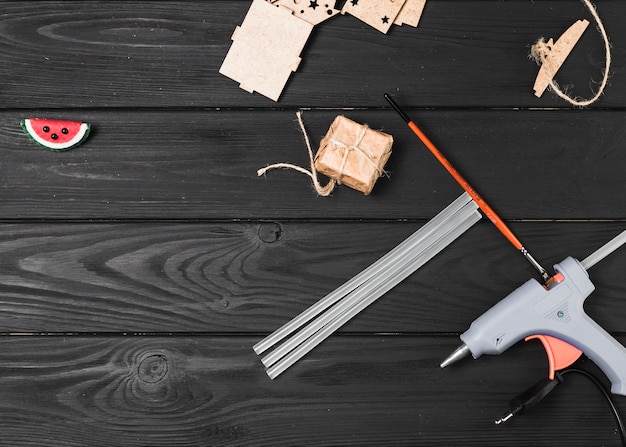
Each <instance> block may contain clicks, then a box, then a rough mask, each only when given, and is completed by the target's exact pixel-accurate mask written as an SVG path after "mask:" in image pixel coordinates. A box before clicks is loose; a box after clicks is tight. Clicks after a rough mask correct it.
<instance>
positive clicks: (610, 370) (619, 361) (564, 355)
mask: <svg viewBox="0 0 626 447" xmlns="http://www.w3.org/2000/svg"><path fill="white" fill-rule="evenodd" d="M625 242H626V230H625V231H623V232H622V233H621V234H620V235H618V236H617V237H615V238H614V239H613V240H611V241H610V242H608V243H607V244H605V245H604V246H603V247H601V248H600V249H598V250H597V251H596V252H594V253H593V254H591V255H590V256H589V257H587V258H586V259H585V260H583V261H582V262H579V261H578V260H576V259H574V258H572V257H567V258H565V259H564V260H563V261H561V263H559V264H556V265H555V266H554V270H555V272H556V274H555V275H554V276H553V277H552V278H550V280H548V281H547V282H546V284H541V283H540V282H539V281H537V280H535V279H530V280H528V281H527V282H525V283H524V284H522V285H521V286H520V287H519V288H517V289H516V290H514V291H513V292H512V293H510V294H509V295H508V296H507V297H506V298H504V299H503V300H501V301H500V302H499V303H497V304H496V305H495V306H493V307H492V308H491V309H489V310H488V311H487V312H485V313H484V314H482V315H481V316H480V317H478V318H477V319H476V320H474V321H473V322H472V324H471V325H470V328H469V329H468V330H467V331H465V332H464V333H463V334H462V335H461V341H463V344H462V345H461V346H460V347H459V348H457V350H456V351H454V352H453V353H452V354H451V355H450V356H449V357H448V358H447V359H445V360H444V361H443V362H442V363H441V367H442V368H444V367H446V366H448V365H449V364H451V363H454V362H456V361H457V360H460V359H461V358H463V357H465V356H467V355H469V354H470V353H471V354H472V356H473V357H474V358H478V357H480V356H481V355H483V354H501V353H502V352H504V351H506V350H507V349H508V348H509V347H511V346H512V345H513V344H515V343H516V342H518V341H520V340H522V339H523V338H526V339H528V338H539V339H540V340H541V342H542V343H543V345H544V347H545V348H546V352H547V354H548V359H549V363H550V378H554V371H555V370H559V369H562V368H565V367H567V366H569V365H570V364H572V363H573V362H574V361H576V359H578V357H579V356H580V355H581V354H582V353H585V355H587V357H589V358H590V359H591V360H593V361H594V362H595V363H596V364H597V365H598V366H599V367H600V369H602V371H603V372H604V374H606V376H607V377H608V378H609V380H610V381H611V385H612V386H611V392H612V393H614V394H621V395H626V348H624V346H622V345H621V344H620V343H619V342H618V341H617V340H615V339H614V338H613V337H612V336H611V335H609V333H608V332H606V331H605V330H604V329H603V328H602V327H600V325H598V324H597V323H596V322H595V321H594V320H592V319H591V318H590V317H589V316H588V315H587V314H586V313H585V312H584V309H583V304H584V302H585V299H586V298H587V297H588V296H589V295H590V294H591V292H593V290H594V289H595V287H594V285H593V283H592V282H591V281H590V279H589V275H588V273H587V269H589V268H590V267H592V266H593V265H595V264H596V263H597V262H598V261H600V260H601V259H603V258H604V257H606V256H607V255H608V254H610V253H612V252H613V251H614V250H616V249H617V248H618V247H620V246H621V245H622V244H624V243H625ZM535 334H541V335H535Z"/></svg>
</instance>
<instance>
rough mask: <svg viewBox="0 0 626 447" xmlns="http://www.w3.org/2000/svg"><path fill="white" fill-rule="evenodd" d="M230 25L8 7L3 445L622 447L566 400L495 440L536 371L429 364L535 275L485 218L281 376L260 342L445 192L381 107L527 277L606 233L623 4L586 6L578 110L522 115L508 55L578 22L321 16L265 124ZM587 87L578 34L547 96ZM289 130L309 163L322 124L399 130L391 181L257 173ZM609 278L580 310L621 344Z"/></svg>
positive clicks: (88, 6)
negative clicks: (496, 222)
mask: <svg viewBox="0 0 626 447" xmlns="http://www.w3.org/2000/svg"><path fill="white" fill-rule="evenodd" d="M249 4H250V1H249V0H214V1H211V2H193V1H141V2H131V1H126V0H123V1H31V2H15V1H6V2H2V15H1V16H0V142H2V146H1V147H0V253H1V254H2V257H1V258H0V335H1V336H0V433H1V436H0V445H2V446H5V445H6V446H10V447H22V446H28V447H32V446H62V447H64V446H72V447H74V446H81V447H82V446H124V447H126V446H130V447H132V446H168V447H170V446H199V447H204V446H272V447H274V446H278V447H282V446H285V447H286V446H292V445H311V446H313V445H315V446H347V445H359V446H361V445H363V446H381V445H385V446H388V445H389V446H414V445H428V446H449V445H460V444H462V445H467V446H502V445H507V446H526V445H537V446H553V445H567V446H590V445H594V446H595V445H607V446H608V445H617V444H618V443H619V436H618V434H617V432H616V431H615V425H614V422H613V420H612V419H611V415H610V412H609V409H608V407H607V405H606V403H605V402H604V401H603V400H602V398H601V397H600V395H599V393H598V391H597V390H595V389H594V388H593V387H592V385H591V384H590V383H588V382H586V381H584V380H583V379H582V378H580V377H574V376H572V377H571V378H570V377H568V380H567V382H566V383H565V384H564V385H562V386H561V390H562V391H557V392H555V394H554V395H553V396H551V397H550V398H549V399H548V400H546V401H545V402H544V403H542V404H541V405H540V406H539V407H538V408H537V409H536V410H535V411H534V412H532V413H530V414H529V415H527V416H524V417H518V418H515V419H513V420H512V421H510V422H509V423H508V424H506V425H503V426H496V425H495V424H494V423H493V420H494V419H496V418H498V417H500V415H501V414H502V413H503V412H504V411H505V410H506V409H507V404H508V401H509V399H510V398H512V397H513V396H515V395H516V394H517V393H519V392H520V391H522V390H523V389H525V388H526V387H528V386H529V385H531V384H532V383H534V382H535V381H537V380H538V379H540V378H542V377H544V376H545V375H546V371H547V360H546V355H545V353H544V351H543V349H542V348H541V347H540V346H539V344H538V343H536V342H532V343H519V344H517V345H515V346H514V347H512V348H511V349H510V350H508V351H507V352H506V353H505V354H503V355H501V356H498V357H490V356H484V357H481V358H480V359H478V360H476V361H470V360H467V361H465V362H463V363H459V364H457V365H454V366H452V367H450V368H448V369H446V370H441V369H440V368H439V366H438V365H439V362H440V361H441V360H442V358H443V357H445V356H446V354H448V353H449V352H450V351H452V350H453V349H454V348H455V347H456V346H457V345H458V343H459V339H458V334H459V333H460V332H461V331H464V330H465V329H466V328H467V327H468V325H469V324H470V322H471V321H472V320H473V319H474V318H476V317H477V316H478V315H480V314H481V313H482V312H483V311H485V310H486V309H488V308H489V307H490V306H492V305H493V304H495V303H496V302H497V301H498V300H499V299H500V298H502V297H503V296H505V295H506V294H508V293H509V292H510V291H511V290H513V289H514V288H515V287H517V286H519V285H520V284H521V283H522V282H523V281H526V280H527V279H528V278H530V277H533V276H534V275H535V273H534V271H532V270H531V267H530V266H529V265H528V264H527V263H526V262H525V261H523V260H522V258H521V256H519V254H517V253H516V252H515V251H514V250H513V249H512V248H511V247H510V246H509V245H508V243H507V242H506V241H505V240H504V238H502V237H501V236H500V235H499V234H498V233H497V231H496V230H495V229H494V228H493V227H492V226H491V225H490V224H489V223H487V222H485V221H483V222H480V223H479V224H478V225H476V226H475V227H474V228H472V229H471V230H470V231H469V232H468V233H467V234H465V235H464V236H463V237H461V238H460V239H459V240H457V241H456V242H455V243H454V244H452V246H451V247H449V248H448V249H446V250H445V251H444V252H443V253H441V254H440V255H438V256H437V257H436V258H435V259H433V260H432V261H431V262H430V263H428V264H427V265H426V266H424V267H423V268H422V269H420V270H419V271H418V272H417V273H416V274H414V275H412V276H411V277H410V278H408V279H407V280H406V281H404V282H403V283H402V284H400V285H399V286H398V287H396V288H395V289H393V290H392V291H391V292H389V293H388V294H387V295H386V296H384V297H383V298H381V299H380V300H379V301H378V302H376V303H375V304H373V305H372V306H371V307H370V308H368V309H366V310H365V311H363V312H362V313H361V314H359V315H358V317H356V318H355V319H354V320H353V321H351V322H350V323H349V324H348V325H346V326H345V327H344V328H343V329H342V330H341V331H340V333H339V334H335V335H334V336H332V337H331V338H330V339H329V340H327V341H326V342H325V343H323V344H322V345H321V346H319V347H318V348H316V349H315V350H314V351H313V352H311V353H310V354H309V355H308V356H306V357H305V358H304V359H303V360H301V361H300V362H298V363H297V364H296V365H295V366H294V367H293V368H291V369H290V370H289V371H287V372H286V373H284V374H283V375H281V376H280V377H279V378H278V379H277V380H275V381H271V380H270V379H269V378H268V377H267V376H266V374H265V373H264V371H263V367H262V364H261V362H260V360H259V358H258V357H257V356H256V355H255V354H254V353H253V351H252V345H253V344H255V343H256V342H258V341H259V340H260V339H261V338H263V337H264V336H265V335H266V334H267V333H269V332H271V331H273V330H275V329H276V328H278V327H279V326H280V325H282V324H283V323H285V322H286V321H287V320H289V319H291V318H292V317H294V316H295V315H297V314H299V313H300V312H302V311H303V310H304V309H305V308H307V307H308V306H310V305H311V304H313V303H315V302H317V301H318V300H319V299H320V298H321V297H322V296H323V295H324V294H325V293H327V292H329V291H331V290H333V289H334V288H335V287H337V286H339V285H340V284H342V283H343V282H344V281H346V280H347V279H349V278H351V277H353V276H354V275H355V274H357V273H358V272H360V271H361V270H363V269H364V268H365V267H367V266H368V265H370V264H371V263H372V262H374V261H375V260H377V259H378V258H379V257H380V256H382V255H383V254H384V253H386V252H387V251H388V250H390V249H391V248H393V247H395V246H396V245H397V244H398V243H400V242H401V241H402V240H403V239H404V238H405V237H407V236H408V235H409V234H411V233H412V232H414V231H415V230H416V229H417V228H418V227H420V226H421V225H423V224H424V223H425V222H426V221H427V220H429V219H430V218H432V217H433V216H434V215H435V214H436V213H437V212H439V211H440V210H441V209H442V208H443V207H445V206H446V205H447V204H449V203H450V202H451V201H452V200H453V199H455V198H456V197H458V195H459V194H460V193H461V190H460V188H459V187H458V186H457V185H456V184H455V183H454V181H453V180H452V179H451V178H450V177H449V176H448V174H447V173H446V172H445V171H444V170H443V169H442V168H441V167H440V166H439V165H438V164H437V162H436V161H435V160H434V159H433V157H432V156H431V155H430V154H429V153H427V151H426V150H425V149H424V148H423V147H422V146H421V144H420V143H419V142H418V141H417V139H416V138H415V137H414V136H413V135H412V134H411V133H410V132H409V131H408V129H407V128H406V126H405V125H404V123H403V121H402V120H401V119H400V118H399V117H398V116H397V115H396V114H395V113H394V112H393V111H392V110H390V109H389V108H388V106H387V104H386V102H385V101H384V99H383V93H384V92H388V93H390V94H392V95H393V96H394V97H395V98H396V100H397V101H398V102H399V103H401V104H402V105H403V106H404V107H406V108H407V110H409V111H410V113H411V115H412V116H413V118H414V119H415V121H416V122H417V123H418V124H419V125H420V127H422V128H423V130H424V131H425V132H426V133H427V135H428V136H429V137H430V138H431V139H432V140H433V141H434V142H435V143H436V144H437V145H438V146H439V147H440V148H441V149H442V151H443V152H444V153H445V154H446V155H447V156H448V157H449V158H450V160H451V161H452V162H453V163H454V164H455V165H456V166H457V167H458V168H459V170H460V171H461V172H462V173H463V174H464V176H465V177H467V179H468V180H469V181H470V182H471V183H472V184H473V186H474V187H475V188H476V189H477V190H478V191H479V192H480V193H481V194H482V195H483V196H484V197H485V199H486V200H487V201H488V202H489V203H490V204H491V205H492V206H493V207H494V209H496V210H497V211H498V212H499V214H500V215H501V216H502V217H504V218H505V219H506V220H507V221H508V222H509V223H510V225H511V227H512V228H513V230H514V231H515V232H516V234H518V235H519V236H520V239H522V240H523V241H524V243H525V245H526V246H527V247H528V248H529V249H530V250H531V252H532V253H533V254H534V255H535V256H536V257H537V258H538V259H539V260H540V261H541V262H542V264H544V265H546V266H551V265H552V264H553V263H555V262H559V261H561V260H562V259H563V258H564V257H565V256H568V255H572V256H575V257H577V258H579V259H581V258H583V257H585V256H586V255H587V254H589V253H590V252H592V251H593V250H595V249H596V248H597V247H599V246H600V245H602V244H603V243H604V242H606V241H607V240H608V239H609V238H611V237H612V236H614V235H616V234H617V233H619V232H620V231H621V230H623V229H624V227H625V222H626V214H625V210H626V202H625V199H624V186H623V177H624V176H623V167H624V166H625V165H626V155H625V154H626V152H625V151H624V150H623V149H624V148H623V142H624V140H625V137H626V135H625V130H624V129H625V126H624V123H625V119H626V114H625V110H626V108H625V107H624V106H625V105H626V88H625V87H624V85H626V82H623V81H625V80H626V79H625V75H624V72H625V70H624V59H625V58H624V56H625V55H626V54H625V52H624V51H625V50H624V49H625V48H626V47H625V46H624V44H623V43H624V41H626V28H625V27H624V26H623V23H622V22H623V17H624V15H625V13H626V3H624V2H623V1H620V0H603V1H602V2H599V3H598V4H597V7H598V11H599V13H600V16H601V17H602V18H603V20H604V22H605V25H606V29H607V32H608V34H609V36H610V39H611V42H612V44H613V45H612V52H613V66H612V69H611V76H610V80H609V85H608V86H607V89H606V91H605V95H604V96H603V97H602V98H601V99H600V101H599V102H598V103H596V104H594V106H593V107H591V108H589V109H587V110H572V109H569V108H568V107H565V103H564V102H563V101H561V100H559V99H557V98H555V97H554V96H552V95H550V94H548V93H546V94H544V96H543V97H542V98H540V99H537V98H535V96H534V95H533V91H532V85H533V83H534V80H535V76H536V74H537V71H538V67H537V66H536V65H535V64H534V62H532V61H530V60H528V58H527V54H528V51H529V46H530V45H531V44H532V43H533V42H534V41H535V40H536V39H537V38H539V37H541V36H543V37H546V38H550V37H554V38H557V37H558V36H559V35H560V34H561V33H562V32H563V31H564V30H565V29H566V28H567V27H568V26H569V25H571V23H573V22H574V21H575V20H578V19H582V18H587V19H589V20H592V19H591V17H590V16H589V13H588V12H587V11H585V9H584V6H583V4H582V2H580V1H578V0H542V1H541V2H531V1H527V0H510V1H506V2H494V1H488V0H476V1H472V2H468V1H466V0H437V1H429V2H427V5H426V9H425V11H424V14H423V16H422V19H421V21H420V25H419V27H418V28H412V27H408V26H404V27H393V28H392V29H391V31H390V32H389V34H388V35H383V34H381V33H379V32H378V31H376V30H373V29H371V28H369V27H368V26H367V25H365V24H363V23H361V22H360V21H358V20H357V19H355V18H353V17H350V16H340V15H339V16H336V17H333V18H332V19H331V20H328V21H326V22H324V23H323V24H321V25H320V26H318V27H316V28H315V29H314V32H313V35H312V38H311V39H310V41H309V42H308V44H307V45H306V47H305V49H304V52H303V54H302V57H303V62H302V64H301V65H300V67H299V69H298V71H297V72H296V73H295V74H294V76H292V78H291V80H290V82H289V83H288V84H287V86H286V89H285V91H284V94H283V96H282V97H281V101H280V102H273V101H270V100H269V99H267V98H264V97H262V96H260V95H251V94H248V93H247V92H245V91H243V90H241V89H240V88H239V87H238V84H237V83H236V82H234V81H231V80H230V79H227V78H226V77H224V76H221V75H220V74H219V73H218V69H219V67H220V65H221V63H222V61H223V59H224V57H225V56H226V53H227V52H228V49H229V47H230V45H231V35H232V32H233V30H234V29H235V27H236V26H237V25H240V24H241V22H242V20H243V18H244V16H245V14H246V11H247V9H248V7H249ZM603 66H604V49H603V44H602V41H601V38H600V35H599V33H598V32H597V31H596V30H595V29H594V25H593V24H592V25H591V26H590V27H589V29H588V30H587V32H586V33H585V34H584V35H583V38H582V39H581V41H580V42H579V43H578V45H577V46H576V48H575V49H574V51H573V52H572V54H571V55H570V58H569V59H568V61H567V62H566V63H565V64H564V66H563V67H562V69H561V71H560V72H559V74H558V76H557V79H558V81H560V82H561V84H570V83H572V84H573V85H574V87H573V88H572V93H573V94H575V95H579V96H589V95H590V94H591V93H590V90H591V88H593V87H595V84H594V82H597V81H598V80H599V79H600V76H601V71H602V68H603ZM299 108H304V109H306V110H305V113H304V119H305V122H306V125H307V129H308V132H309V135H310V136H311V138H312V140H313V142H314V146H316V145H317V143H318V142H319V140H320V138H321V137H322V136H323V135H324V134H325V133H326V131H327V129H328V127H329V125H330V123H331V122H332V120H333V119H334V118H335V116H336V115H338V114H345V115H346V116H348V117H349V118H352V119H354V120H356V121H359V122H362V123H367V124H368V125H370V126H371V127H372V128H376V129H382V130H384V131H385V132H388V133H391V134H392V135H393V136H394V139H395V145H394V153H393V155H392V157H391V159H390V162H389V164H388V165H387V170H389V171H390V172H391V177H390V178H381V179H380V180H379V182H378V184H377V185H376V187H375V188H374V192H373V194H372V195H371V196H367V197H366V196H363V195H362V194H361V193H358V192H356V191H353V190H350V189H349V188H346V187H345V186H344V187H341V188H339V189H338V190H336V192H335V193H334V194H333V196H332V197H330V198H320V197H317V196H316V195H315V193H314V191H313V189H312V188H311V186H310V184H309V181H308V179H307V178H306V177H304V176H302V175H301V174H297V173H294V172H287V171H272V172H269V173H268V174H267V175H266V176H265V177H261V178H259V177H257V175H256V171H257V169H259V168H261V167H263V166H265V165H267V164H271V163H275V162H280V161H285V162H291V163H296V164H300V165H306V164H307V155H306V150H305V146H304V142H303V138H302V135H301V133H300V130H299V129H298V126H297V123H296V121H295V111H296V110H297V109H299ZM28 117H48V118H63V119H74V120H81V121H88V122H90V123H92V125H93V127H92V128H93V132H92V134H91V135H90V137H89V139H88V140H87V141H86V142H85V143H84V144H83V145H81V147H80V148H77V149H75V150H72V151H69V152H65V153H51V152H48V151H45V150H43V149H41V148H39V147H37V146H35V145H34V144H33V143H32V142H31V141H29V139H28V138H27V137H26V136H25V135H24V134H23V132H22V130H21V128H20V126H19V122H20V120H21V119H23V118H28ZM624 265H626V250H621V251H618V252H617V253H615V254H613V255H612V256H611V257H609V258H607V259H606V260H605V261H603V262H602V263H601V264H599V265H598V266H596V267H594V268H593V269H592V270H591V271H590V275H591V279H592V281H593V282H594V284H595V285H596V288H597V290H596V291H595V292H594V293H593V294H592V295H591V297H590V298H589V299H588V300H587V302H586V305H585V310H586V311H587V312H588V313H589V314H590V315H591V316H592V317H593V318H594V319H595V320H596V321H598V322H599V323H600V324H601V325H602V326H603V327H605V328H606V329H607V330H608V331H609V332H611V333H612V334H614V335H615V336H616V338H618V340H620V341H621V342H622V343H623V342H626V337H625V334H626V332H625V327H624V324H623V321H624V318H623V316H624V315H625V314H626V300H624V297H625V296H626V282H625V281H624V279H623V276H624V275H623V270H624ZM581 366H582V367H584V368H585V369H589V370H591V371H593V372H594V373H595V374H597V375H599V376H600V377H602V375H601V374H600V373H599V372H598V370H597V368H595V367H594V365H593V364H592V363H591V362H589V361H583V362H582V364H581ZM602 379H603V380H605V379H604V377H602ZM605 382H606V381H605ZM616 404H617V407H618V409H619V411H621V412H622V413H624V411H625V410H626V401H625V400H624V399H623V398H622V397H619V396H616Z"/></svg>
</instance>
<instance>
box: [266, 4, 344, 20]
mask: <svg viewBox="0 0 626 447" xmlns="http://www.w3.org/2000/svg"><path fill="white" fill-rule="evenodd" d="M267 1H268V2H270V3H271V4H273V5H276V6H284V7H285V8H287V9H289V10H291V11H292V12H293V15H294V16H296V17H298V18H300V19H302V20H304V21H306V22H308V23H310V24H311V25H319V24H320V23H322V22H324V21H326V20H328V19H330V18H331V17H334V16H336V15H337V14H339V13H340V12H341V10H339V9H335V7H334V6H335V0H267Z"/></svg>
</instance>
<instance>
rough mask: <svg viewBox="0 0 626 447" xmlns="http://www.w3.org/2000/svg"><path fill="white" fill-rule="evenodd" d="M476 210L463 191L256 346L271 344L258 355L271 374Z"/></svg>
mask: <svg viewBox="0 0 626 447" xmlns="http://www.w3.org/2000/svg"><path fill="white" fill-rule="evenodd" d="M477 209H478V206H477V205H476V203H475V202H474V201H473V200H472V199H471V197H470V196H469V194H467V193H463V194H462V195H461V196H460V197H459V198H457V199H456V200H455V201H454V202H452V203H451V204H450V205H448V206H447V207H446V208H445V209H444V210H443V211H441V212H440V213H439V214H437V215H436V216H435V217H434V218H433V219H431V220H430V221H429V222H428V223H426V224H425V225H424V226H422V227H421V228H420V229H419V230H418V231H416V232H415V233H413V234H412V235H411V236H409V237H408V238H407V239H406V240H404V241H403V242H402V243H400V245H398V246H397V247H395V248H394V249H392V250H391V251H390V252H389V253H387V254H386V255H384V256H383V257H382V258H380V259H379V260H378V261H376V262H375V263H374V264H372V265H371V266H369V267H368V268H366V269H365V270H363V271H362V272H361V273H359V274H358V275H356V276H355V277H354V278H352V279H350V280H349V281H347V282H346V283H344V284H343V285H341V286H340V287H338V288H337V289H335V290H334V291H332V292H331V293H329V294H328V295H326V296H325V297H324V298H322V299H321V300H320V301H318V302H317V303H316V304H314V305H313V306H311V307H310V308H308V309H307V310H306V311H304V312H303V313H301V314H300V315H298V316H297V317H295V318H294V319H293V320H291V321H289V322H288V323H287V324H285V325H284V326H282V327H281V328H279V329H278V330H276V331H275V332H273V333H272V334H270V335H269V336H267V337H266V338H264V339H263V340H261V341H260V342H258V343H257V344H256V345H254V351H255V352H256V353H257V354H259V355H261V354H262V353H264V352H265V351H267V350H269V349H270V348H272V347H275V349H274V350H273V351H272V352H271V353H269V354H268V355H266V356H265V357H263V358H262V359H261V361H262V362H263V364H264V365H265V367H266V368H267V370H266V372H267V374H268V375H269V376H270V378H272V379H274V378H276V377H277V376H278V375H280V374H281V373H283V372H284V371H285V370H286V369H287V368H289V367H290V366H292V365H293V364H294V363H295V362H297V361H298V360H299V359H300V358H302V357H303V356H304V355H306V354H307V353H308V352H309V351H311V350H312V349H313V348H315V347H316V346H317V345H318V344H320V343H321V342H322V341H324V340H325V339H326V338H327V337H329V336H330V335H331V334H332V333H334V332H335V331H336V330H337V329H339V328H340V327H341V326H343V325H344V324H345V323H347V322H348V321H349V320H350V319H351V318H352V317H354V316H355V315H356V314H358V313H359V312H361V311H362V310H363V309H365V308H366V307H367V306H369V305H370V304H372V303H373V302H374V301H376V300H377V299H378V298H380V297H381V296H383V295H384V294H385V293H387V292H388V291H389V290H391V289H392V288H393V287H395V286H396V285H397V284H399V283H400V282H401V281H403V280H404V279H406V278H407V277H408V276H409V275H411V274H412V273H413V272H415V271H416V270H417V269H418V268H420V267H421V266H422V265H424V264H425V263H426V262H428V261H429V260H430V259H431V258H433V257H434V256H435V255H436V254H437V253H439V252H440V251H442V250H443V249H444V248H446V247H447V246H448V245H449V244H450V243H452V242H453V241H454V240H455V239H457V238H458V237H459V236H461V235H462V234H463V233H464V232H465V231H467V230H468V229H469V228H471V227H472V226H473V225H474V224H475V223H476V222H478V221H479V220H480V219H481V215H480V213H479V212H478V210H477ZM307 323H308V324H307ZM292 334H293V335H292ZM290 335H291V337H290V338H287V337H288V336H290ZM285 339H286V340H285ZM281 342H282V343H281Z"/></svg>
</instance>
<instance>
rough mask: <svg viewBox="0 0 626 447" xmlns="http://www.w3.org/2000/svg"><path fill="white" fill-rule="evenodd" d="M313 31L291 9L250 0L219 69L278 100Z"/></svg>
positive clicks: (243, 83) (262, 0) (309, 25)
mask: <svg viewBox="0 0 626 447" xmlns="http://www.w3.org/2000/svg"><path fill="white" fill-rule="evenodd" d="M312 31H313V25H311V24H310V23H308V22H306V21H304V20H302V19H300V18H298V17H296V16H294V15H293V14H292V11H291V10H289V9H287V8H284V7H282V6H274V5H272V4H271V3H269V2H267V1H266V0H253V2H252V5H251V6H250V9H249V10H248V13H247V15H246V17H245V18H244V20H243V23H242V24H241V26H238V27H237V28H235V32H234V33H233V36H232V40H233V43H232V45H231V47H230V50H229V51H228V54H227V55H226V58H225V59H224V62H223V63H222V66H221V67H220V70H219V72H220V73H221V74H223V75H224V76H227V77H229V78H231V79H233V80H235V81H237V82H239V83H240V87H241V88H242V89H244V90H246V91H248V92H250V93H252V92H255V91H256V92H258V93H260V94H262V95H263V96H266V97H268V98H270V99H272V100H274V101H278V98H279V97H280V95H281V93H282V91H283V89H284V87H285V85H286V84H287V81H288V80H289V77H290V76H291V73H292V72H294V71H296V70H297V68H298V65H299V64H300V61H301V59H300V53H301V52H302V50H303V49H304V46H305V44H306V42H307V40H308V38H309V36H310V35H311V32H312Z"/></svg>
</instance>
